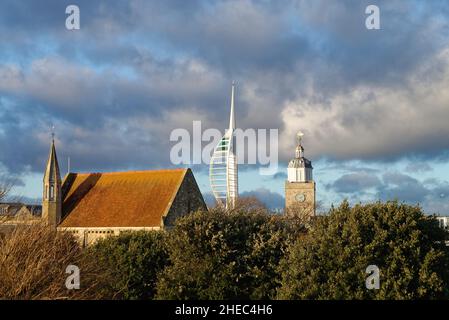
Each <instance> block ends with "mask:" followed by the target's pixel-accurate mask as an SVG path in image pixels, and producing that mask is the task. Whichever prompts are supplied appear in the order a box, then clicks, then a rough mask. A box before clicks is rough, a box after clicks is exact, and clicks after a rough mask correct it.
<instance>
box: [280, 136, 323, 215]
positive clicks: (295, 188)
mask: <svg viewBox="0 0 449 320" xmlns="http://www.w3.org/2000/svg"><path fill="white" fill-rule="evenodd" d="M303 136H304V134H303V133H302V132H298V134H297V135H296V138H297V141H298V145H297V146H296V150H295V158H294V159H292V160H290V162H289V163H288V169H287V174H288V178H287V181H285V211H286V213H287V214H288V215H301V216H303V215H308V216H314V215H315V191H316V190H315V189H316V188H315V182H314V181H313V176H312V170H313V167H312V162H311V161H310V160H308V159H306V158H305V157H304V148H303V146H302V137H303Z"/></svg>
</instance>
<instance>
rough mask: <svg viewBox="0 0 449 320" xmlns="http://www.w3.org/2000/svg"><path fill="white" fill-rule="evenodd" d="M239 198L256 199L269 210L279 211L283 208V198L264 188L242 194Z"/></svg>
mask: <svg viewBox="0 0 449 320" xmlns="http://www.w3.org/2000/svg"><path fill="white" fill-rule="evenodd" d="M240 197H256V198H257V199H259V200H260V201H261V202H262V203H263V204H265V205H266V206H267V207H268V208H270V209H281V208H284V206H285V198H284V197H283V196H282V195H280V194H279V193H277V192H272V191H270V190H268V189H266V188H257V189H255V190H252V191H245V192H242V193H241V194H240Z"/></svg>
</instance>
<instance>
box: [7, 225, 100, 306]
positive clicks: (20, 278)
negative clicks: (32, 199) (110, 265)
mask: <svg viewBox="0 0 449 320" xmlns="http://www.w3.org/2000/svg"><path fill="white" fill-rule="evenodd" d="M70 265H73V266H76V267H78V268H79V270H80V288H79V289H78V290H75V289H73V290H68V289H67V287H66V286H65V283H66V280H67V277H69V274H67V273H66V270H67V267H68V266H70ZM105 276H107V275H106V274H104V273H102V270H101V269H99V268H98V265H97V264H96V261H95V260H93V259H89V257H88V256H85V255H84V254H83V252H82V250H81V248H80V246H79V245H78V243H77V242H76V240H75V238H74V237H73V236H72V235H71V234H69V233H64V232H56V231H55V230H52V229H50V228H48V226H47V225H45V224H38V223H35V224H31V225H19V226H16V227H15V228H14V229H13V231H12V232H11V233H8V234H7V235H5V237H3V238H0V300H1V299H25V300H30V299H96V298H103V297H104V296H101V295H100V294H99V292H100V291H99V288H100V287H101V285H100V284H101V283H107V282H108V280H107V279H105Z"/></svg>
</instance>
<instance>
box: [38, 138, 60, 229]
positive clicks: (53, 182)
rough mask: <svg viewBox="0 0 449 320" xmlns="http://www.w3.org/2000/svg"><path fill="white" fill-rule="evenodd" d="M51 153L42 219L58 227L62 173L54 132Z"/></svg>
mask: <svg viewBox="0 0 449 320" xmlns="http://www.w3.org/2000/svg"><path fill="white" fill-rule="evenodd" d="M52 135H53V137H52V142H51V147H50V154H49V156H48V162H47V167H46V169H45V174H44V181H43V187H44V192H43V197H42V219H43V221H44V222H45V223H47V224H48V225H50V226H52V227H54V228H56V227H57V226H58V224H59V223H60V221H61V213H62V199H61V189H62V188H61V175H60V172H59V165H58V158H57V156H56V148H55V140H54V134H52Z"/></svg>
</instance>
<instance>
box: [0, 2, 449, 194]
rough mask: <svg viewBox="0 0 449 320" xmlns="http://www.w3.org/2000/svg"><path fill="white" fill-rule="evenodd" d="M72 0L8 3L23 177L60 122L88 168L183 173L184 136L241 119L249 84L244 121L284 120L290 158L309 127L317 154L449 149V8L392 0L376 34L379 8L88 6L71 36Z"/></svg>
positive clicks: (5, 69) (5, 94)
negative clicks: (371, 15) (178, 134)
mask: <svg viewBox="0 0 449 320" xmlns="http://www.w3.org/2000/svg"><path fill="white" fill-rule="evenodd" d="M71 3H72V2H70V1H57V0H54V1H46V3H45V5H42V4H41V3H37V2H36V1H20V2H18V1H6V0H5V1H2V3H1V4H0V37H1V39H2V41H1V43H0V108H1V109H0V126H1V128H2V129H1V130H0V147H1V148H2V150H4V151H5V152H3V153H2V154H1V155H0V162H1V163H2V164H3V165H4V166H5V167H6V168H7V170H9V171H11V172H16V173H17V172H22V171H27V170H28V171H33V172H41V170H42V167H43V164H44V163H45V160H46V156H47V149H48V136H49V135H48V131H49V130H48V128H49V127H50V125H51V124H52V123H54V124H55V125H56V127H57V132H58V146H59V147H58V151H59V152H60V153H61V158H64V159H65V158H66V157H67V156H70V157H71V158H72V160H73V164H74V167H75V168H77V169H78V170H114V169H124V168H128V167H136V168H148V167H155V166H156V167H157V166H169V165H170V163H169V161H168V154H169V149H170V143H169V141H168V137H169V133H170V131H171V130H172V129H174V128H179V127H186V128H190V127H191V121H192V120H203V122H204V126H205V127H216V128H224V127H225V126H226V123H227V114H228V105H229V83H230V81H231V79H235V78H236V79H237V80H239V86H238V96H237V115H238V120H239V121H238V125H239V126H240V127H243V128H248V127H252V128H279V129H281V146H280V147H281V158H282V159H281V160H282V161H286V160H288V159H289V158H291V157H292V153H291V150H292V144H293V143H294V141H293V140H292V139H287V138H290V137H293V136H294V132H295V131H297V130H298V129H304V131H305V132H306V133H307V139H309V140H308V143H309V145H308V146H309V147H308V149H307V152H309V151H310V153H309V154H310V156H311V158H319V157H329V158H331V159H336V160H337V161H339V160H342V159H365V160H373V161H379V160H385V159H387V160H392V159H398V158H401V157H406V156H409V155H412V154H413V155H415V156H416V155H417V156H421V157H423V158H431V159H437V158H439V157H440V158H441V157H443V158H444V157H445V156H446V154H445V152H444V150H446V149H449V142H448V140H447V139H445V136H447V134H448V133H449V132H448V131H447V130H448V129H447V124H446V119H447V118H448V116H449V114H448V109H447V107H446V106H447V103H449V95H448V94H447V92H446V90H445V88H446V87H447V84H448V83H446V82H447V78H448V77H447V75H448V74H449V72H448V70H449V68H448V65H449V58H448V56H447V53H446V51H445V46H447V43H448V42H447V39H448V18H447V17H448V12H449V11H448V8H449V4H448V3H447V2H445V1H432V2H426V3H423V2H420V1H408V2H407V3H405V1H378V3H377V4H378V5H379V6H380V8H381V25H382V30H381V31H379V32H369V31H367V30H366V29H365V28H364V19H365V17H366V16H365V14H364V8H365V7H366V5H368V4H371V3H370V2H368V1H360V2H357V3H354V2H353V1H339V2H332V3H330V2H329V1H286V2H282V3H280V2H278V1H263V2H260V1H213V2H209V1H179V0H177V1H163V2H160V1H140V0H134V1H126V2H125V1H114V2H112V1H77V3H76V4H77V5H79V7H80V9H81V30H80V31H75V32H69V31H67V30H65V28H64V22H65V17H66V16H65V13H64V11H65V6H66V5H68V4H71ZM428 35H432V36H428ZM423 106H425V108H424V107H423ZM411 124H413V125H411ZM12 141H14V143H12ZM287 141H289V142H288V143H287ZM156 150H157V151H156ZM362 167H363V166H362ZM362 171H363V172H365V173H366V175H368V171H367V170H362ZM354 173H355V171H354ZM361 174H362V173H359V175H361ZM350 178H351V176H349V177H346V178H345V179H350ZM361 178H362V180H363V178H365V180H366V179H369V178H368V176H364V177H361ZM365 182H366V181H365ZM340 183H341V185H340V187H338V186H337V187H336V188H343V189H342V190H347V192H349V191H350V190H351V189H350V187H349V189H345V187H344V185H345V181H344V179H343V181H340ZM367 183H368V185H371V184H374V181H371V184H370V183H369V182H367ZM361 187H362V188H363V187H364V186H363V185H362V186H361Z"/></svg>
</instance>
